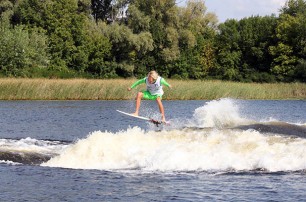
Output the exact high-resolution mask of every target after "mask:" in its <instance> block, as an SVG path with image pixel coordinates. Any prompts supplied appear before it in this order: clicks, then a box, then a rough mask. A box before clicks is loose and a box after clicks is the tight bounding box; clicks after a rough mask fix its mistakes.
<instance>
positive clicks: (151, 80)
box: [148, 76, 155, 84]
mask: <svg viewBox="0 0 306 202" xmlns="http://www.w3.org/2000/svg"><path fill="white" fill-rule="evenodd" d="M148 80H149V83H151V84H153V83H154V82H155V80H154V79H153V78H152V76H149V78H148Z"/></svg>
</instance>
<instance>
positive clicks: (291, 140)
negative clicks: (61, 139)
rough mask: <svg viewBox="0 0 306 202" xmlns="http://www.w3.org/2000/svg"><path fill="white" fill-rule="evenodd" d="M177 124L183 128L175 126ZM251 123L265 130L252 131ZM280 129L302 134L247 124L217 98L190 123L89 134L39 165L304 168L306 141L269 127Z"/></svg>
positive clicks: (150, 168)
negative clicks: (161, 127) (161, 128)
mask: <svg viewBox="0 0 306 202" xmlns="http://www.w3.org/2000/svg"><path fill="white" fill-rule="evenodd" d="M176 122H177V123H182V122H185V123H186V125H184V126H182V125H181V124H177V125H180V126H179V127H174V126H173V125H176V124H175V123H176ZM256 124H257V126H258V125H259V126H264V125H265V126H266V127H258V128H254V127H251V126H254V125H256ZM288 125H290V127H288ZM242 126H243V127H242ZM248 126H250V127H248ZM280 126H281V127H283V128H289V130H290V129H291V128H295V129H294V130H295V131H299V134H300V136H306V135H305V134H306V129H305V126H297V125H292V124H287V123H277V124H276V123H275V122H274V123H254V121H252V120H247V119H245V118H243V117H241V115H240V114H239V107H238V106H237V105H236V104H235V101H234V100H231V99H221V100H217V101H211V102H208V103H206V104H205V105H204V106H203V107H200V108H198V109H196V110H195V112H194V115H193V119H192V120H172V124H171V128H164V129H163V130H161V131H155V130H148V131H145V130H142V129H140V128H139V127H133V128H128V129H127V130H125V131H119V132H117V133H111V132H107V131H105V132H101V131H95V132H92V133H91V134H89V135H88V136H87V137H86V138H85V139H81V140H78V141H77V142H76V143H75V144H72V145H70V146H68V147H67V148H65V149H64V151H62V152H61V153H60V154H59V155H55V156H54V157H52V158H51V159H50V160H49V161H47V162H45V163H42V166H50V167H63V168H73V169H101V170H126V169H128V170H129V169H141V170H145V171H233V170H234V171H252V170H258V169H260V170H265V171H268V172H275V171H296V170H304V169H306V155H305V152H306V139H305V138H301V137H297V136H292V135H290V134H285V135H284V134H279V133H275V132H274V131H273V129H274V128H277V127H280ZM260 128H263V130H260ZM267 128H268V129H267ZM265 129H267V130H266V131H265ZM292 130H293V129H292Z"/></svg>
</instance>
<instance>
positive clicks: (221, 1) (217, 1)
mask: <svg viewBox="0 0 306 202" xmlns="http://www.w3.org/2000/svg"><path fill="white" fill-rule="evenodd" d="M176 2H177V3H178V5H179V6H185V5H186V2H187V0H176ZM285 3H286V0H256V1H254V0H206V1H205V5H206V6H207V9H208V11H209V12H213V13H215V14H216V15H217V16H218V20H219V22H224V21H225V20H227V19H230V18H231V19H232V18H233V19H237V20H240V19H242V18H244V17H250V16H252V15H255V16H256V15H260V16H265V15H271V14H273V13H274V14H277V15H278V13H279V9H280V8H281V7H283V6H284V5H285Z"/></svg>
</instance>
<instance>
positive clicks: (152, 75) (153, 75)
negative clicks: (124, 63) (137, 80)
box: [148, 70, 158, 80]
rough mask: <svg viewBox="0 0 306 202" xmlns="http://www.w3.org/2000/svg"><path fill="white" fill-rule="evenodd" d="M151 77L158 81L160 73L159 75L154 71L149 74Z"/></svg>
mask: <svg viewBox="0 0 306 202" xmlns="http://www.w3.org/2000/svg"><path fill="white" fill-rule="evenodd" d="M150 76H151V77H152V78H153V79H154V80H156V79H157V77H158V73H157V72H156V71H154V70H152V71H150V72H149V73H148V77H150Z"/></svg>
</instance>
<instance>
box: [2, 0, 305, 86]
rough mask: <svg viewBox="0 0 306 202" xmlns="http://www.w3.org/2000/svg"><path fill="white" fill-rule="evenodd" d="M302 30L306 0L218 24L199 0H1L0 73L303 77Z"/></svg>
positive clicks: (256, 78) (268, 79)
mask: <svg viewBox="0 0 306 202" xmlns="http://www.w3.org/2000/svg"><path fill="white" fill-rule="evenodd" d="M305 33H306V1H305V0H288V1H287V3H286V5H285V6H284V7H283V8H280V15H279V16H275V15H271V16H264V17H262V16H251V17H248V18H244V19H241V20H235V19H229V20H227V21H225V22H224V23H220V24H218V21H217V17H216V16H215V14H213V13H209V12H207V8H206V6H205V4H204V1H203V0H189V1H188V2H187V4H186V7H178V6H177V4H176V2H175V0H146V1H143V0H1V1H0V72H1V74H2V75H3V76H17V77H60V78H65V77H91V78H115V77H124V78H126V77H132V76H136V77H142V76H144V75H145V74H146V72H147V71H148V70H150V69H156V70H157V71H158V72H159V73H160V74H161V75H163V76H164V77H169V78H180V79H223V80H234V81H246V82H251V81H254V82H275V81H284V82H291V81H302V82H305V81H306V35H305Z"/></svg>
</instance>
